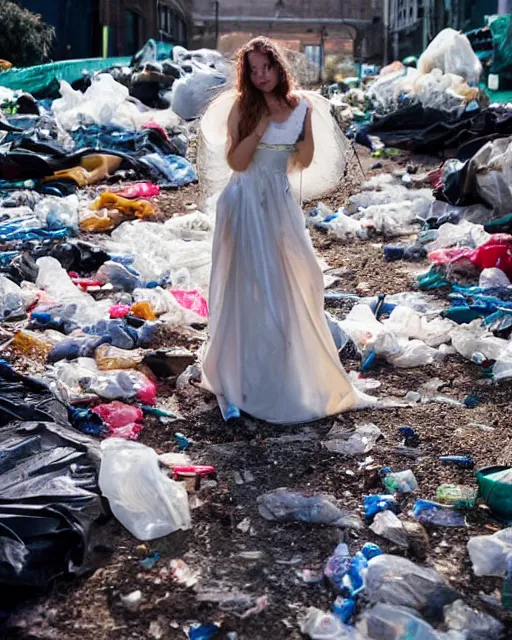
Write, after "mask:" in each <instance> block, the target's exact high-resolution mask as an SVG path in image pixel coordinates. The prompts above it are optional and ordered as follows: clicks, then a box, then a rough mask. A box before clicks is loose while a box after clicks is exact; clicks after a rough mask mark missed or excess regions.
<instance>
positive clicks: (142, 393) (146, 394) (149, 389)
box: [137, 376, 157, 407]
mask: <svg viewBox="0 0 512 640" xmlns="http://www.w3.org/2000/svg"><path fill="white" fill-rule="evenodd" d="M156 391H157V389H156V384H155V383H154V382H153V381H152V380H150V379H149V378H146V376H144V380H143V381H141V386H140V387H139V390H138V391H137V400H138V401H139V402H142V404H148V405H150V406H151V407H152V406H154V405H155V404H156Z"/></svg>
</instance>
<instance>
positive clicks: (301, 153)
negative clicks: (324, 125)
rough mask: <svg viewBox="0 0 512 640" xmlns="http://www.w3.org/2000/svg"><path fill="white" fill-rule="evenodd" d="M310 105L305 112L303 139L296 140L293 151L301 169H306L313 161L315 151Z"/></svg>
mask: <svg viewBox="0 0 512 640" xmlns="http://www.w3.org/2000/svg"><path fill="white" fill-rule="evenodd" d="M311 112H312V108H311V105H310V106H309V108H308V111H307V113H306V118H305V120H304V139H303V140H301V141H300V142H297V145H296V146H297V151H296V153H295V162H296V163H297V164H299V165H300V166H301V167H302V168H303V169H307V168H308V167H309V165H310V164H311V162H312V161H313V154H314V153H315V142H314V140H313V127H312V124H311Z"/></svg>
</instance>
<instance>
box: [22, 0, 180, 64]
mask: <svg viewBox="0 0 512 640" xmlns="http://www.w3.org/2000/svg"><path fill="white" fill-rule="evenodd" d="M190 3H191V0H20V4H21V5H22V6H24V7H26V8H27V9H29V10H30V11H33V12H34V13H39V14H41V15H42V17H43V20H44V21H45V22H47V23H48V24H51V25H53V26H54V27H55V31H56V41H55V46H54V50H53V52H52V53H53V56H52V57H53V58H54V59H55V60H65V59H78V58H94V57H101V56H105V57H106V56H131V55H133V54H134V53H135V52H136V51H137V50H138V49H140V48H141V47H142V46H143V44H144V43H145V42H146V41H147V40H148V39H149V38H155V39H157V40H164V41H167V42H172V43H174V44H183V45H187V44H188V39H189V34H190V31H191V26H192V22H191V4H190Z"/></svg>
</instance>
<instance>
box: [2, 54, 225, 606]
mask: <svg viewBox="0 0 512 640" xmlns="http://www.w3.org/2000/svg"><path fill="white" fill-rule="evenodd" d="M153 44H154V43H153ZM153 44H152V43H149V44H148V46H147V47H146V48H145V49H144V50H143V51H142V52H141V53H140V54H139V55H138V56H136V57H135V61H134V65H135V66H134V67H133V69H134V73H132V77H131V81H130V82H127V78H126V77H123V78H121V76H120V75H119V74H120V73H121V72H120V71H118V70H112V69H111V70H110V72H109V73H105V72H101V73H97V74H95V75H94V76H93V77H92V78H90V81H89V82H88V84H89V86H88V87H87V88H85V87H83V89H84V90H83V91H80V90H78V89H74V88H72V87H71V85H70V84H68V83H67V82H66V81H62V82H61V84H60V97H58V98H56V99H55V100H53V101H52V100H40V101H37V100H36V99H34V98H33V97H32V96H29V95H27V94H25V93H21V92H15V91H12V90H11V89H7V88H5V89H3V90H2V92H1V96H0V100H1V101H2V102H1V104H2V108H3V113H2V116H1V119H0V130H1V132H2V133H1V135H2V142H3V144H2V153H1V156H0V244H1V246H0V289H1V291H0V320H1V322H2V327H1V330H0V331H1V338H0V342H1V344H0V348H1V350H2V353H3V355H5V356H6V357H7V358H8V360H9V362H11V363H14V365H15V368H16V369H19V368H21V369H22V370H29V371H30V373H31V374H32V375H31V377H26V376H22V375H20V374H18V373H16V372H15V370H13V369H12V368H11V367H10V365H9V364H8V363H7V362H6V361H4V360H2V361H1V362H0V388H1V390H2V393H1V394H0V395H1V397H2V399H1V400H0V404H1V405H2V407H3V412H2V415H3V418H2V421H1V425H0V440H1V455H0V458H1V464H0V475H1V476H2V482H1V484H2V490H1V492H0V493H1V494H2V495H0V528H1V532H0V582H1V583H2V584H3V585H9V586H11V587H13V591H12V594H11V595H12V597H10V598H9V600H8V601H6V602H4V603H3V604H2V607H1V609H2V616H3V615H6V614H8V613H9V611H10V609H11V607H14V606H15V605H16V604H17V603H19V601H22V600H23V599H26V598H27V597H28V596H29V595H31V594H32V593H34V592H37V590H41V589H42V590H45V589H47V588H48V587H49V585H51V584H52V582H53V581H54V580H55V579H56V578H58V577H62V576H68V575H70V574H75V575H81V574H82V573H83V572H85V571H87V570H88V569H89V568H90V567H89V565H88V562H89V549H88V540H89V533H90V530H91V528H92V526H93V523H94V521H95V520H96V519H97V518H98V517H99V516H100V511H104V510H105V506H106V505H107V502H105V500H103V501H102V499H101V496H103V498H106V499H107V500H108V505H109V507H107V509H108V508H109V509H110V510H111V511H112V513H113V514H114V515H115V517H116V518H117V519H118V520H119V521H120V522H121V523H122V524H124V525H125V526H126V528H127V529H128V530H129V531H130V532H132V533H133V535H135V536H137V537H138V538H139V539H140V540H149V539H153V538H156V537H161V536H163V535H167V534H169V533H171V532H173V531H176V530H178V529H186V528H188V527H190V512H189V503H188V496H187V490H186V489H185V484H184V480H186V481H188V482H189V483H190V479H192V481H193V482H192V484H194V482H195V483H196V485H197V481H200V480H201V478H206V477H214V476H215V469H214V468H213V467H209V466H207V467H205V466H198V465H194V464H193V462H192V460H191V459H190V457H189V456H187V455H185V454H184V453H181V451H182V450H183V449H184V448H185V447H186V446H187V444H188V443H187V439H186V437H184V436H181V435H180V434H177V436H176V446H175V451H174V452H172V451H171V453H169V454H167V455H165V456H163V457H159V456H158V455H157V454H156V453H155V451H154V450H153V449H151V448H149V447H146V446H144V445H142V444H140V443H136V442H135V440H137V439H138V437H139V435H140V433H141V431H142V429H143V428H144V423H145V422H146V423H147V420H148V419H150V420H154V421H161V422H162V423H164V424H168V423H171V422H173V421H174V420H176V419H177V416H176V413H175V408H174V407H173V406H170V405H169V404H164V405H162V404H159V400H158V390H159V387H160V385H166V386H168V387H174V386H175V385H176V384H178V385H180V384H181V385H183V384H186V383H187V382H188V380H189V379H190V377H191V376H193V375H194V371H195V369H194V363H195V362H196V359H197V354H196V353H195V351H194V350H195V349H197V347H198V346H199V345H200V344H201V342H202V341H203V340H204V334H203V333H200V332H199V331H198V329H204V327H205V325H206V322H207V316H208V306H207V303H206V299H205V295H206V293H207V286H208V278H209V268H210V261H211V240H212V232H213V223H214V221H213V217H212V215H211V214H210V213H202V212H200V211H199V210H197V208H196V207H195V206H193V207H192V206H191V207H190V208H189V211H188V212H187V213H185V214H184V215H181V216H176V217H174V218H171V219H168V220H166V221H165V222H162V221H160V220H158V216H160V215H161V211H159V202H160V200H161V198H162V197H163V196H164V195H165V191H166V190H169V189H172V190H176V189H179V188H181V187H184V186H186V185H189V184H191V183H194V182H197V176H196V173H195V169H194V167H193V165H192V164H191V163H190V162H189V161H188V160H187V159H186V157H185V156H186V154H187V149H188V142H189V139H190V136H191V134H190V132H189V128H188V126H187V124H186V122H185V120H186V119H193V118H195V117H196V116H197V113H198V112H199V111H201V110H202V109H203V108H204V106H205V105H206V104H207V103H208V101H209V100H210V99H211V98H212V93H211V92H210V90H209V89H210V87H212V86H215V87H218V86H220V85H221V84H222V83H225V82H226V75H225V74H221V73H220V72H219V71H218V69H216V68H215V65H217V67H218V68H220V67H221V66H222V64H224V68H225V70H226V73H227V63H225V61H224V59H223V58H222V56H220V54H217V53H216V52H211V51H207V50H204V51H199V52H187V51H186V50H184V49H183V48H178V47H175V48H174V51H173V56H174V58H173V60H174V62H173V63H172V64H171V63H170V62H169V63H166V62H165V61H164V63H162V64H161V63H160V62H158V61H157V60H156V53H155V49H154V47H153ZM222 61H224V62H222ZM184 69H187V71H184ZM135 71H136V73H135ZM167 72H168V73H169V74H171V75H172V73H174V80H175V81H174V82H167V81H165V82H164V80H163V79H162V78H161V77H160V78H158V83H159V87H160V89H161V86H162V85H163V84H165V85H166V89H167V91H169V90H170V89H171V88H172V92H171V94H170V95H169V100H168V103H167V104H166V105H162V104H160V105H158V107H162V106H163V107H164V108H151V107H149V106H147V105H145V104H143V102H141V101H140V100H138V99H136V98H134V97H133V95H134V92H133V89H134V88H136V87H139V85H140V83H142V82H146V81H147V82H148V84H149V83H150V82H153V81H155V82H156V81H157V80H155V77H154V76H155V74H162V73H163V74H164V75H165V73H167ZM137 74H139V75H137ZM116 76H117V79H116ZM177 76H179V77H177ZM192 76H193V79H192ZM212 77H214V78H215V82H214V83H213V84H212V83H211V78H212ZM221 77H222V78H223V80H222V83H221V82H220V78H221ZM149 78H150V79H149ZM118 80H123V82H119V81H118ZM128 85H129V86H128ZM171 85H172V87H171ZM160 89H159V90H160ZM146 102H147V101H146ZM170 103H172V104H173V105H174V107H175V108H176V109H177V111H174V109H173V108H171V107H170V106H169V104H170ZM196 110H197V113H196ZM178 112H179V113H178ZM157 220H158V221H157ZM166 331H167V332H171V333H172V331H175V332H176V333H177V335H179V336H180V337H181V344H183V343H186V344H189V345H192V347H193V349H194V350H192V351H191V350H190V349H189V348H186V347H181V346H169V340H168V339H166V338H165V337H163V335H164V334H165V332H166ZM171 344H172V342H171ZM34 373H37V378H35V377H34ZM102 439H103V440H104V441H103V443H102V444H101V446H100V440H102ZM184 442H185V444H184ZM157 487H160V493H158V491H157ZM34 523H36V524H37V526H36V524H34ZM14 588H15V589H14Z"/></svg>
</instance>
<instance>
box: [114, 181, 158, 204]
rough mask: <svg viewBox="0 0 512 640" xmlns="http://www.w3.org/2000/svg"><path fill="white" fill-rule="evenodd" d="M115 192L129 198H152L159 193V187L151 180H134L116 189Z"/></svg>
mask: <svg viewBox="0 0 512 640" xmlns="http://www.w3.org/2000/svg"><path fill="white" fill-rule="evenodd" d="M115 194H116V195H118V196H121V197H122V198H128V199H129V200H137V199H138V198H154V197H155V196H159V195H160V187H159V186H158V185H157V184H153V183H152V182H135V183H134V184H130V185H128V186H127V187H125V188H124V189H121V191H116V192H115Z"/></svg>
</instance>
